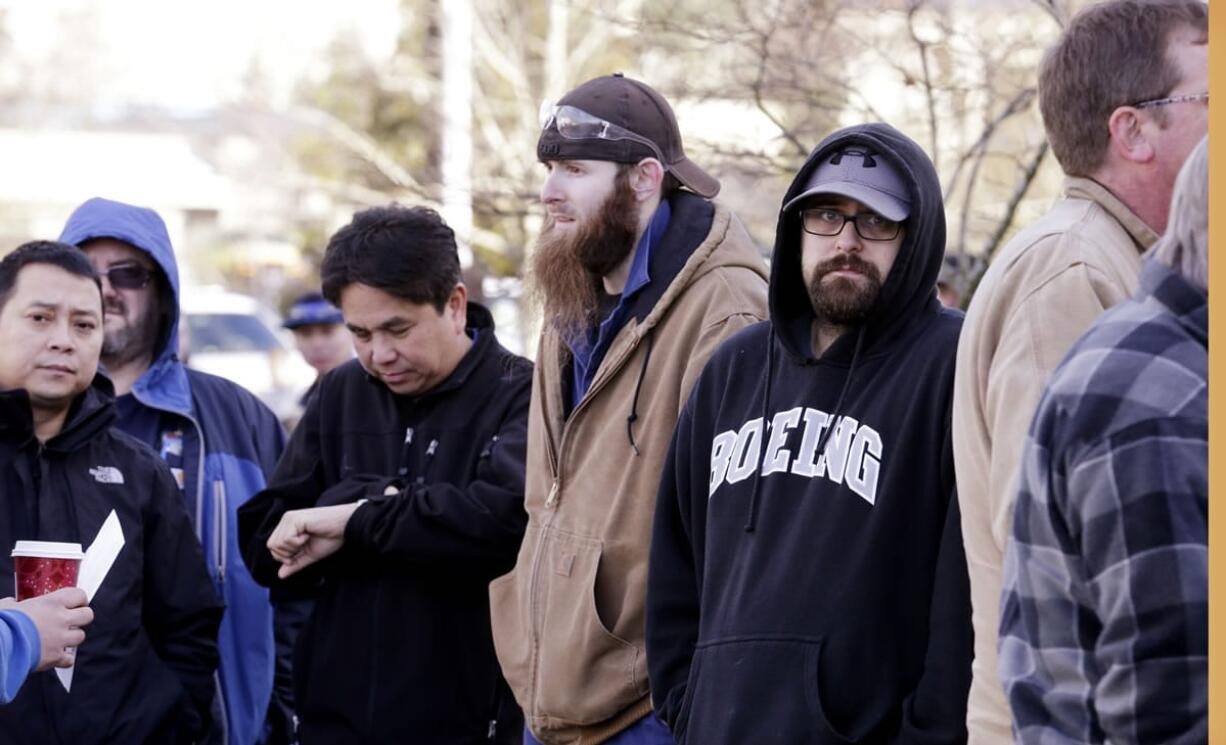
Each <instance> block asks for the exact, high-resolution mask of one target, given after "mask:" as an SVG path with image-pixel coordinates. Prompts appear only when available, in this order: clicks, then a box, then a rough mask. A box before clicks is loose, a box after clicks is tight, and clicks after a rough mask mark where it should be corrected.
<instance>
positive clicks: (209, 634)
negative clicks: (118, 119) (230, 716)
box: [142, 453, 223, 735]
mask: <svg viewBox="0 0 1226 745" xmlns="http://www.w3.org/2000/svg"><path fill="white" fill-rule="evenodd" d="M154 457H155V456H154V455H153V454H152V453H151V454H150V459H151V461H153V495H152V498H151V499H150V500H149V505H148V508H147V512H146V515H145V525H144V538H145V553H144V555H145V567H144V606H143V610H142V622H143V624H144V627H145V630H146V633H148V635H149V640H150V643H151V644H152V645H153V648H154V650H155V651H156V652H157V655H158V657H159V658H160V659H161V660H162V662H163V664H165V665H166V666H167V667H168V668H170V670H171V671H172V672H173V673H174V674H175V676H176V677H177V678H178V679H179V683H180V684H181V685H182V686H183V689H184V692H185V694H186V698H187V700H186V701H185V702H184V706H183V711H182V712H181V718H180V720H179V728H180V729H181V730H182V731H183V732H185V733H195V734H197V735H199V734H202V733H203V732H204V730H205V728H206V727H207V726H208V723H209V721H210V718H211V715H210V713H209V712H210V707H211V704H212V701H213V693H214V685H213V674H214V673H215V672H217V666H218V663H219V661H220V658H219V655H218V650H217V633H218V628H219V626H220V625H221V616H222V611H223V606H222V603H221V601H220V600H219V599H218V597H217V592H216V590H215V589H214V587H213V582H212V580H211V579H209V575H208V571H207V570H206V569H205V563H204V555H203V554H202V553H201V550H200V543H199V541H197V540H196V535H195V531H194V530H193V529H192V523H191V518H190V517H189V516H188V514H187V510H186V509H185V508H184V506H183V500H182V498H181V497H180V495H179V487H178V484H176V483H175V480H174V477H173V476H171V475H170V471H169V469H168V468H167V467H166V466H165V465H164V464H163V463H162V462H161V461H160V460H154Z"/></svg>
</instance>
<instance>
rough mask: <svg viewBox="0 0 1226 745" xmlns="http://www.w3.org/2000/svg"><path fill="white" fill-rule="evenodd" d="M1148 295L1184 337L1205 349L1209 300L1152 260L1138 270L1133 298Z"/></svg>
mask: <svg viewBox="0 0 1226 745" xmlns="http://www.w3.org/2000/svg"><path fill="white" fill-rule="evenodd" d="M1146 296H1152V297H1153V298H1154V300H1157V301H1158V302H1159V303H1161V304H1162V305H1163V306H1165V307H1166V308H1167V310H1169V311H1170V312H1171V314H1172V315H1173V316H1175V320H1176V321H1177V322H1178V323H1179V325H1180V326H1182V327H1184V328H1185V329H1186V330H1187V331H1188V334H1189V335H1191V336H1192V337H1193V338H1194V339H1196V340H1197V341H1199V342H1200V343H1201V344H1202V345H1204V346H1205V348H1206V349H1207V348H1208V347H1209V297H1208V296H1207V295H1205V294H1204V293H1203V292H1201V291H1200V290H1198V289H1196V288H1195V287H1193V286H1192V285H1191V284H1189V283H1188V281H1187V280H1186V279H1184V278H1183V276H1182V275H1180V274H1179V272H1176V271H1175V270H1173V269H1171V268H1170V267H1169V266H1167V265H1166V264H1163V263H1162V262H1161V261H1157V260H1155V259H1146V260H1145V264H1144V265H1143V266H1142V267H1141V286H1140V289H1138V290H1137V297H1139V298H1142V297H1146Z"/></svg>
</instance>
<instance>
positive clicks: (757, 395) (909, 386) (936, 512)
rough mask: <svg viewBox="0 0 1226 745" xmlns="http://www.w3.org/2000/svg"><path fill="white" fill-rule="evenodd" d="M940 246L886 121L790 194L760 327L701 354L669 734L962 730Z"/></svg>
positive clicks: (673, 477) (908, 156) (660, 615)
mask: <svg viewBox="0 0 1226 745" xmlns="http://www.w3.org/2000/svg"><path fill="white" fill-rule="evenodd" d="M944 248H945V218H944V212H943V207H942V201H941V190H940V185H939V183H938V181H937V175H936V172H935V170H934V169H933V166H932V163H931V161H930V160H929V159H928V157H927V156H926V155H925V154H924V153H923V151H922V150H921V149H920V148H919V146H917V145H916V144H915V143H914V142H912V141H911V140H910V139H908V138H907V137H905V136H903V135H902V134H900V133H899V132H897V131H896V130H894V129H893V128H891V127H889V126H886V125H882V124H870V125H866V126H860V127H852V128H849V129H844V130H841V131H839V132H837V133H835V134H833V135H831V136H830V137H828V138H826V140H825V141H823V142H822V143H821V144H820V145H818V147H817V148H816V149H815V150H814V151H813V153H812V154H811V155H810V157H809V159H808V161H807V162H806V163H805V165H804V166H803V167H802V168H801V169H800V172H799V173H798V174H797V175H796V179H795V180H794V181H793V183H792V186H791V187H790V188H789V190H788V192H787V195H786V196H785V197H784V200H783V208H782V210H781V211H780V216H779V224H778V229H777V232H776V241H775V250H774V262H773V265H772V269H771V280H770V308H771V320H770V321H769V322H766V323H762V324H758V325H756V326H751V327H750V328H748V329H746V330H744V331H743V332H741V333H740V334H738V335H736V336H734V337H732V338H731V339H729V340H728V341H727V342H725V343H724V344H723V346H721V347H720V348H719V349H718V350H717V351H716V352H715V354H714V355H713V356H712V358H711V360H710V362H709V363H708V364H707V366H706V368H705V369H704V371H703V373H702V375H701V377H700V378H699V380H698V382H697V384H696V385H695V387H694V390H693V393H692V395H691V396H690V399H689V401H688V402H687V404H686V408H685V410H684V412H683V413H682V416H681V418H680V420H679V422H678V425H677V430H676V433H675V435H674V438H673V443H672V449H671V451H670V455H669V459H668V462H667V464H666V465H665V468H664V474H663V479H662V483H661V486H660V493H659V499H658V502H657V509H656V521H655V527H654V535H653V540H652V549H651V560H650V569H649V579H648V591H647V658H648V669H649V671H650V677H651V690H652V694H653V701H654V703H655V707H656V710H657V712H658V714H659V715H660V717H661V718H662V719H664V720H665V721H666V722H667V723H668V724H669V726H670V727H671V728H672V730H673V734H674V736H675V737H676V738H677V740H678V742H680V743H694V744H695V745H699V744H701V745H720V744H721V743H747V742H753V743H780V744H781V745H782V744H784V743H786V744H787V745H835V744H836V743H838V744H843V743H865V744H868V743H955V742H962V741H965V739H966V730H965V721H964V720H965V712H966V696H967V690H968V686H969V682H970V657H971V631H970V604H969V598H968V586H967V576H966V566H965V558H964V556H963V553H962V543H961V535H960V532H959V521H958V514H957V502H956V500H955V499H954V495H955V492H954V477H953V460H952V453H951V450H950V401H951V395H952V385H953V371H954V367H953V366H954V357H955V351H956V346H957V339H958V331H959V328H960V326H961V322H962V314H961V313H960V312H958V311H952V310H946V309H943V308H942V307H941V305H940V303H939V302H938V301H937V298H936V290H935V286H936V279H937V274H938V271H939V269H940V266H941V261H942V256H943V254H944ZM764 365H765V368H766V371H765V375H763V366H764Z"/></svg>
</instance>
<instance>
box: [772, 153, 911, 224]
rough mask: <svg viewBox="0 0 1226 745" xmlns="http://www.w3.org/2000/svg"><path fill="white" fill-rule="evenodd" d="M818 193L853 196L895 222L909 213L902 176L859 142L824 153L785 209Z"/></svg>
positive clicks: (907, 194) (908, 196) (900, 220)
mask: <svg viewBox="0 0 1226 745" xmlns="http://www.w3.org/2000/svg"><path fill="white" fill-rule="evenodd" d="M817 194H837V195H839V196H844V197H848V198H850V199H854V200H856V201H857V202H860V203H861V204H863V205H864V206H865V207H868V208H869V209H870V210H872V211H873V212H876V213H877V214H879V215H881V216H882V217H884V218H887V219H889V220H894V221H895V222H902V221H903V220H905V219H907V215H909V214H911V193H910V191H909V190H908V189H907V183H906V181H904V180H903V177H902V175H901V174H900V173H899V172H898V171H897V170H896V169H895V168H894V166H892V165H891V164H890V163H889V162H888V161H887V160H886V159H885V158H883V157H881V156H880V155H877V154H876V153H872V152H870V151H868V150H866V149H865V148H864V147H862V146H859V145H849V146H847V147H844V148H842V149H841V150H838V151H835V152H833V153H830V154H829V155H827V156H826V157H825V159H824V160H823V162H822V164H821V165H819V166H818V167H817V168H815V169H814V170H813V174H812V175H811V176H809V183H808V184H806V185H805V190H804V191H803V192H801V193H800V194H799V195H797V196H796V197H794V198H792V199H790V200H788V203H787V204H785V205H783V210H784V212H786V211H788V210H790V209H792V208H793V207H796V206H797V205H799V204H800V203H801V202H803V201H805V200H806V199H808V198H809V197H812V196H814V195H817Z"/></svg>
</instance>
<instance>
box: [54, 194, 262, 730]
mask: <svg viewBox="0 0 1226 745" xmlns="http://www.w3.org/2000/svg"><path fill="white" fill-rule="evenodd" d="M95 238H112V239H116V240H120V241H123V242H125V243H128V244H130V245H132V246H134V247H136V248H138V249H140V250H142V251H145V252H147V253H148V254H149V256H151V257H152V258H153V259H154V261H156V262H157V265H158V266H159V267H160V268H161V270H162V272H163V274H164V275H165V279H166V286H167V287H168V292H169V294H171V295H173V298H171V297H166V298H163V303H162V306H163V308H164V311H165V312H166V317H165V318H164V319H163V324H162V327H163V332H162V339H161V343H160V346H159V347H157V348H155V352H154V361H153V363H152V364H151V365H150V366H149V369H148V370H146V371H145V373H144V374H143V375H141V377H140V378H139V379H138V380H137V381H136V384H135V385H134V386H133V388H132V396H133V397H134V398H135V402H136V403H139V405H140V406H141V407H143V408H144V409H146V410H148V411H146V412H142V413H145V414H153V415H154V416H156V417H157V418H158V420H159V427H158V432H159V434H158V435H157V440H158V441H154V442H149V443H148V444H149V445H151V446H152V447H154V448H155V449H157V450H158V451H159V452H160V453H162V455H163V457H164V458H167V459H168V460H170V459H171V458H174V459H175V460H179V459H180V458H181V465H182V468H181V469H177V470H178V472H177V473H176V476H179V477H180V478H181V485H182V487H183V494H184V498H185V499H186V500H187V509H188V512H189V513H190V514H191V515H192V516H193V518H194V522H195V528H196V536H197V537H198V538H199V539H200V544H201V547H202V548H203V550H204V558H205V561H206V563H207V565H208V571H209V575H210V576H211V577H212V578H213V582H214V584H215V585H216V587H217V592H218V593H219V594H220V595H221V597H222V599H223V601H224V602H225V606H226V611H225V616H224V618H223V620H222V624H221V631H220V636H219V638H218V646H219V648H220V651H221V669H220V673H219V674H220V685H221V698H222V701H224V704H225V706H224V710H223V711H222V713H221V714H222V716H223V721H222V722H221V724H222V725H223V731H224V732H225V733H226V736H225V740H224V741H225V742H226V743H228V745H252V744H253V743H254V742H255V741H256V740H257V738H258V737H259V735H260V733H261V730H262V727H263V722H264V717H265V714H266V711H267V708H268V700H269V696H270V695H271V691H272V675H273V656H274V647H273V638H272V608H271V606H270V605H269V602H268V591H267V590H266V589H264V588H262V587H260V586H259V585H257V584H256V583H255V581H254V580H253V579H252V578H251V575H250V574H249V573H248V571H247V568H246V566H245V565H244V564H243V562H242V560H241V559H240V557H239V547H238V516H237V510H238V508H239V506H241V505H242V504H243V503H244V502H246V501H247V500H248V499H250V498H251V497H252V496H253V495H254V494H255V493H256V492H258V491H260V490H261V489H263V488H264V485H265V482H266V481H267V474H270V473H272V470H273V468H274V466H275V465H276V462H277V458H278V457H280V455H281V450H282V449H283V448H284V445H285V431H284V430H283V429H282V427H281V424H280V422H278V421H277V418H276V416H275V415H274V414H273V413H272V411H271V410H269V409H268V407H267V406H265V405H264V404H263V403H261V402H260V401H259V399H257V398H256V397H255V396H254V395H253V394H251V393H250V392H248V391H247V390H246V389H244V388H243V387H242V386H239V385H238V384H236V383H233V382H231V381H229V380H226V379H224V378H219V377H217V376H214V375H209V374H207V373H203V372H200V371H198V370H189V369H188V368H187V367H186V366H185V365H184V364H183V363H182V362H180V361H179V359H178V356H177V350H178V347H179V343H178V339H179V332H178V328H179V302H178V301H179V271H178V267H177V265H176V263H175V257H174V249H173V248H172V247H171V244H170V236H169V235H168V233H167V231H166V225H165V223H164V222H162V218H161V217H159V216H158V214H157V213H156V212H154V211H153V210H151V209H147V208H143V207H134V206H132V205H128V204H123V203H121V202H114V201H111V200H108V199H101V198H94V199H90V200H89V201H87V202H85V203H84V204H82V205H81V206H80V207H78V208H77V209H76V211H75V212H73V213H72V216H71V217H69V218H68V223H67V224H66V225H65V226H64V232H63V233H62V234H61V235H60V240H61V241H63V242H64V243H71V244H74V245H78V246H80V245H82V244H83V243H85V242H86V241H89V240H92V239H95ZM125 424H126V422H124V421H121V422H120V423H119V424H118V425H117V426H119V427H120V429H127V427H125ZM130 433H131V434H133V435H135V436H137V437H142V438H147V436H148V433H147V432H138V431H130ZM168 456H169V457H168ZM172 465H173V464H172ZM214 708H216V707H214Z"/></svg>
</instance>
